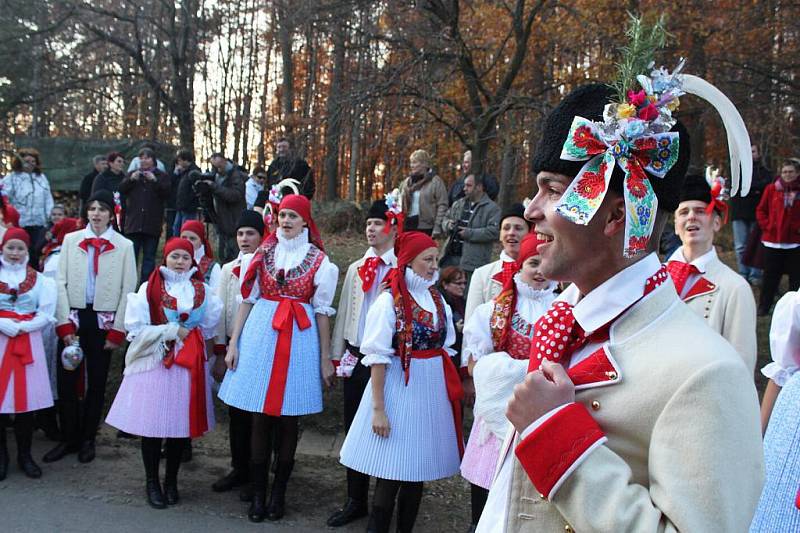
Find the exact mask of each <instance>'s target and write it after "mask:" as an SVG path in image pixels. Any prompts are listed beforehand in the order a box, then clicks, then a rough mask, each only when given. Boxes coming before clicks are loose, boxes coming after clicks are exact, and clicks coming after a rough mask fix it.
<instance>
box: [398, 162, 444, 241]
mask: <svg viewBox="0 0 800 533" xmlns="http://www.w3.org/2000/svg"><path fill="white" fill-rule="evenodd" d="M410 163H411V175H410V176H409V177H407V178H406V179H404V180H403V181H402V182H401V183H400V194H402V199H403V200H402V206H403V212H404V213H405V215H406V218H405V229H406V230H416V231H421V232H422V233H426V234H427V235H431V236H433V237H438V236H439V235H441V233H442V220H443V219H444V215H445V213H446V212H447V206H448V204H447V187H445V185H444V181H442V178H440V177H439V176H438V175H437V174H436V172H434V170H433V168H432V167H433V164H432V160H431V156H430V154H428V152H426V151H425V150H416V151H414V152H413V153H412V154H411V157H410Z"/></svg>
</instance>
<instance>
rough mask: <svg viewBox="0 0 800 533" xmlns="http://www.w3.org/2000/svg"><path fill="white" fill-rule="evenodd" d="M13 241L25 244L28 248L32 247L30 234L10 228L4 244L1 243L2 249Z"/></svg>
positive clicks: (4, 236) (4, 237) (19, 229)
mask: <svg viewBox="0 0 800 533" xmlns="http://www.w3.org/2000/svg"><path fill="white" fill-rule="evenodd" d="M13 239H16V240H18V241H22V242H24V243H25V246H27V247H28V248H30V247H31V238H30V236H29V235H28V232H27V231H25V230H24V229H22V228H8V229H7V230H6V233H5V235H3V242H2V243H0V247H2V246H5V245H6V243H7V242H8V241H10V240H13Z"/></svg>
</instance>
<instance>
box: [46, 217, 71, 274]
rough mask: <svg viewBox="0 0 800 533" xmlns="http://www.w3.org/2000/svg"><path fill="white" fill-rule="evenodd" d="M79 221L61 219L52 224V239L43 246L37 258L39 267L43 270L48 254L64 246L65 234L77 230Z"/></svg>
mask: <svg viewBox="0 0 800 533" xmlns="http://www.w3.org/2000/svg"><path fill="white" fill-rule="evenodd" d="M79 224H80V220H79V219H77V218H62V219H61V220H59V221H58V222H56V223H55V224H53V229H52V230H50V233H51V235H52V238H51V239H50V242H48V243H47V244H45V245H44V247H43V248H42V255H41V256H40V257H39V266H40V267H41V268H44V263H45V261H46V260H47V258H48V257H50V254H52V253H53V250H55V249H56V248H58V247H59V246H61V245H62V244H64V237H65V236H66V235H67V233H72V232H73V231H75V230H77V229H79Z"/></svg>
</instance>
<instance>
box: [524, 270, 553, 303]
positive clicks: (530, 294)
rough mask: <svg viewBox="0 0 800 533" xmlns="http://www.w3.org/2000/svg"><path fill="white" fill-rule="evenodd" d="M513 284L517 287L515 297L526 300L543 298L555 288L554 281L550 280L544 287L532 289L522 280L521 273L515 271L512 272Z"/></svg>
mask: <svg viewBox="0 0 800 533" xmlns="http://www.w3.org/2000/svg"><path fill="white" fill-rule="evenodd" d="M514 285H515V286H516V288H517V298H519V299H527V300H544V299H546V298H548V297H550V296H551V295H552V294H553V290H554V289H555V288H556V282H555V281H550V282H549V283H548V285H547V287H546V288H544V289H534V288H533V287H531V286H530V285H528V284H527V283H525V282H524V281H522V274H521V273H520V272H517V273H516V274H514Z"/></svg>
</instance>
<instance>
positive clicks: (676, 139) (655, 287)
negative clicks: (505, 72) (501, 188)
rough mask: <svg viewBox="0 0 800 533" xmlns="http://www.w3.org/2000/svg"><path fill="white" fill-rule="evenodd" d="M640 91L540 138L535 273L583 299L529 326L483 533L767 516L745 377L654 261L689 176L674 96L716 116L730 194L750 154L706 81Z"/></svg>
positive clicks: (625, 92) (738, 521) (584, 90)
mask: <svg viewBox="0 0 800 533" xmlns="http://www.w3.org/2000/svg"><path fill="white" fill-rule="evenodd" d="M637 26H638V25H637ZM657 28H658V26H657V27H656V29H657ZM642 33H643V30H642V29H641V27H636V26H635V27H634V28H633V31H632V32H631V34H632V35H633V36H634V38H637V37H639V36H641V34H642ZM640 45H641V43H636V42H634V43H632V44H631V46H630V49H634V50H637V49H641V46H640ZM651 51H652V49H651ZM650 61H651V58H650V57H643V58H640V59H639V60H638V61H635V64H637V65H641V67H640V69H641V70H645V69H647V67H646V66H645V65H648V63H649V62H650ZM625 63H626V64H630V63H629V62H627V61H626V62H625ZM641 70H640V71H641ZM648 70H649V69H648ZM634 73H636V72H635V71H634ZM631 78H632V76H631ZM631 78H628V77H627V76H625V77H623V80H622V83H621V84H620V86H619V89H618V92H617V93H616V94H612V92H611V90H610V88H609V87H607V86H601V85H588V86H582V87H579V88H578V89H576V90H574V91H573V92H572V93H570V94H569V95H568V96H567V97H565V98H564V100H562V102H561V103H560V104H559V105H558V106H557V107H556V109H554V111H553V112H552V113H551V115H550V116H549V117H548V119H547V120H546V122H545V124H544V131H543V135H542V141H541V143H540V146H539V148H538V150H537V154H536V157H535V159H534V165H533V167H534V171H535V172H536V173H537V182H538V186H539V191H538V193H537V195H536V197H535V198H534V199H533V201H532V202H531V203H530V204H529V205H528V207H527V208H526V217H527V218H528V219H529V220H531V221H532V222H533V223H534V224H535V226H536V231H537V234H538V236H539V237H540V238H541V239H543V240H545V241H547V242H546V243H544V244H542V245H540V246H539V253H540V254H541V257H542V263H541V272H542V274H543V275H544V276H546V277H547V278H549V279H554V280H559V281H568V280H569V281H572V282H573V285H571V286H570V287H569V288H568V289H566V290H565V291H564V292H563V293H562V294H561V295H560V296H559V297H558V298H557V299H556V300H555V301H554V303H553V305H552V306H551V308H550V310H549V311H548V312H547V313H545V315H544V316H542V318H541V319H539V321H538V322H537V323H536V326H535V334H534V339H533V341H532V346H531V354H530V363H529V370H530V373H529V374H528V375H527V376H526V377H525V380H524V381H523V382H522V383H520V384H519V385H517V386H516V387H515V390H514V395H513V397H512V399H511V400H510V401H509V404H508V408H507V416H508V419H509V420H510V421H511V423H512V424H513V426H514V429H513V430H511V431H510V434H509V436H508V437H507V439H506V442H505V448H506V449H505V451H501V455H500V457H501V459H500V461H499V465H498V466H499V470H498V473H497V475H496V477H495V481H494V484H493V485H492V489H491V491H490V495H489V499H488V501H487V504H486V508H485V510H484V513H483V515H482V518H481V521H480V524H479V527H478V531H480V532H489V531H514V532H517V531H573V528H574V530H575V531H582V532H583V531H597V532H609V531H654V532H655V531H744V530H746V528H747V525H748V524H749V522H750V519H751V517H752V515H753V511H754V509H755V506H756V503H757V501H758V496H759V488H760V486H761V480H762V477H763V460H762V453H761V438H760V431H759V429H760V428H759V420H758V398H757V396H756V391H755V388H754V387H753V384H752V376H751V374H750V372H749V371H748V369H747V368H746V366H745V365H744V363H743V362H742V359H741V357H740V356H739V355H738V354H737V353H736V351H735V350H734V349H733V348H732V347H731V346H730V344H728V343H727V342H726V341H724V339H722V337H720V336H719V335H717V334H715V333H714V332H713V331H712V330H711V329H710V328H709V327H708V326H707V325H706V324H705V323H703V322H702V321H700V320H697V316H696V315H695V314H694V313H693V312H692V311H691V310H689V309H688V308H687V307H686V306H685V305H683V304H682V303H681V302H680V299H679V298H678V296H677V294H676V292H675V288H674V285H673V284H672V281H671V279H670V278H669V275H668V274H667V272H666V268H665V267H662V266H661V265H660V262H659V260H658V257H657V256H656V254H655V253H654V251H655V249H656V246H657V243H658V237H659V235H660V233H661V229H662V228H663V225H664V223H665V222H666V220H667V218H668V214H669V212H671V211H673V210H674V209H676V208H677V206H678V200H679V192H680V190H681V186H682V182H683V177H684V175H685V172H686V166H687V164H688V161H689V142H688V141H689V139H688V135H687V134H686V132H685V129H684V128H683V127H682V126H681V125H680V124H679V123H677V122H676V121H675V120H674V119H673V118H672V114H671V111H672V109H674V108H675V107H676V105H677V104H678V101H677V97H678V96H679V95H680V94H683V92H682V91H685V92H687V93H693V94H699V95H701V96H703V97H704V98H706V99H709V100H710V101H712V103H714V104H715V106H716V107H717V108H718V109H720V110H721V112H720V114H721V115H722V118H723V121H724V122H725V124H726V126H728V127H729V130H728V131H729V137H728V138H729V139H731V142H732V143H733V145H732V146H731V147H730V148H731V153H732V156H733V160H732V167H734V170H733V173H732V174H733V180H732V183H733V192H734V193H735V192H736V190H737V189H738V185H739V162H740V160H739V158H738V156H739V154H742V155H744V154H748V152H746V150H748V149H749V146H750V143H749V139H748V136H747V133H746V130H745V129H744V126H743V123H742V122H741V117H740V116H739V115H738V113H737V112H736V110H735V108H734V107H733V106H732V104H730V102H729V101H728V100H727V98H725V97H724V95H722V94H721V93H719V91H717V90H716V89H715V88H714V87H713V86H711V85H710V84H708V83H707V82H705V81H703V80H701V79H700V78H697V77H694V76H690V75H685V74H678V73H677V72H676V73H674V74H670V73H668V72H667V71H665V70H664V69H658V70H654V71H652V73H651V76H650V77H646V76H639V77H638V78H637V81H638V82H639V84H640V85H641V86H642V90H639V88H638V87H635V88H634V86H635V81H634V80H633V79H631ZM615 97H616V98H615ZM604 119H605V120H604ZM734 123H735V124H734ZM741 163H742V166H743V167H744V172H743V177H742V182H743V187H742V189H743V192H745V193H746V192H747V188H748V186H749V178H750V159H749V157H747V159H746V160H744V161H741ZM721 399H724V401H722V400H721Z"/></svg>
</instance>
